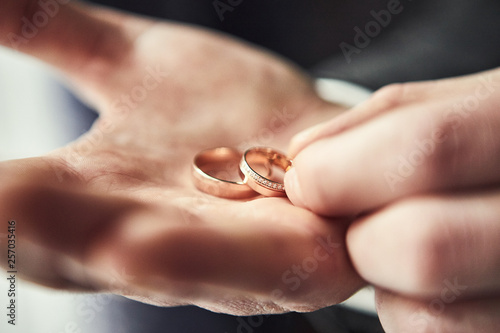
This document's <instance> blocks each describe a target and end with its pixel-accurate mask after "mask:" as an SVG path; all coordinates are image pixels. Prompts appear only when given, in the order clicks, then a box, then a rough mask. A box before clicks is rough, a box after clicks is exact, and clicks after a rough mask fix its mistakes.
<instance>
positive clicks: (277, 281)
mask: <svg viewBox="0 0 500 333" xmlns="http://www.w3.org/2000/svg"><path fill="white" fill-rule="evenodd" d="M271 201H273V202H272V203H270V202H269V201H267V200H256V201H252V202H248V203H240V204H234V203H230V204H228V203H227V202H226V201H223V202H222V203H221V204H216V203H212V202H211V203H210V204H207V205H203V206H204V208H202V209H200V211H198V212H196V213H195V214H194V215H191V216H189V218H188V219H187V220H186V218H185V217H184V218H183V219H179V218H178V220H177V221H176V220H175V219H173V218H172V215H165V213H164V212H162V210H159V211H156V212H151V213H147V214H145V215H143V214H139V215H136V216H134V217H131V218H130V219H129V220H128V221H127V222H126V223H124V224H123V225H122V226H121V228H120V229H119V230H116V231H115V232H113V237H112V238H111V239H108V240H106V242H103V243H102V244H101V246H100V247H98V248H96V250H95V252H94V256H92V258H91V259H90V260H89V263H91V266H92V267H93V268H94V270H95V271H97V272H100V273H101V274H102V279H103V280H108V279H109V278H108V272H109V269H113V270H115V271H116V270H120V268H123V267H125V269H126V271H127V272H129V274H130V275H132V276H134V280H133V283H134V285H135V286H136V287H137V288H138V290H142V292H143V293H144V294H147V295H150V297H151V299H154V300H156V301H158V300H162V299H164V298H166V299H172V298H175V299H177V300H179V299H182V300H185V302H186V303H193V304H199V305H203V306H204V307H208V308H211V309H214V310H217V311H221V308H222V307H224V308H225V310H224V311H225V312H227V311H231V312H233V311H235V309H234V307H231V302H230V301H229V300H233V301H235V300H236V301H237V300H238V299H242V298H243V299H246V300H247V301H246V302H247V304H248V299H253V300H254V302H253V303H254V304H255V303H258V304H261V305H262V304H267V305H266V306H264V307H262V308H257V309H256V308H255V307H253V308H251V306H250V308H241V309H239V310H238V311H237V312H234V313H238V314H242V313H245V312H246V313H255V311H257V312H267V313H269V312H283V311H284V309H286V310H287V311H290V310H292V309H293V310H297V311H311V310H312V309H317V308H320V307H322V306H326V305H327V304H334V303H338V302H340V301H342V300H344V299H345V298H347V297H349V296H350V295H351V294H352V293H353V292H354V291H355V290H357V289H359V288H360V287H361V286H362V285H363V282H362V281H361V279H360V278H359V277H358V275H357V273H355V272H354V270H353V269H352V266H351V264H350V262H349V259H348V257H347V252H346V250H345V247H344V245H345V244H344V241H343V238H344V236H343V235H344V232H345V230H344V228H345V225H344V224H342V223H328V222H327V221H326V220H321V219H319V220H318V218H317V217H315V216H314V215H313V214H312V213H310V212H307V211H303V210H300V209H298V208H293V207H291V206H290V205H289V203H287V202H286V201H285V200H279V199H276V200H275V199H271ZM188 202H191V203H193V202H192V201H190V200H188ZM196 205H198V206H199V205H200V202H197V203H196ZM186 207H191V208H189V209H190V210H193V205H191V204H188V205H187V206H186ZM290 209H292V211H291V212H290V211H289V210H290ZM171 210H172V208H171V207H170V208H169V211H171ZM187 222H188V223H187ZM123 283H125V281H123ZM221 295H226V296H221ZM248 296H250V297H248ZM221 297H222V299H221ZM224 303H226V305H224ZM250 303H251V302H250ZM233 305H234V304H233ZM228 307H229V308H228Z"/></svg>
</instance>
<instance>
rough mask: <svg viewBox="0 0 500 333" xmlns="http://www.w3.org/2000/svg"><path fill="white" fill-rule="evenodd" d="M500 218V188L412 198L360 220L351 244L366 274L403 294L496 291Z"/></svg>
mask: <svg viewBox="0 0 500 333" xmlns="http://www.w3.org/2000/svg"><path fill="white" fill-rule="evenodd" d="M499 220H500V192H499V191H495V192H480V193H468V194H460V195H459V194H443V195H435V196H423V197H416V198H410V199H407V200H404V201H401V202H399V203H395V204H393V205H390V206H387V207H386V208H384V209H382V210H380V211H379V212H376V213H373V214H371V215H368V216H366V217H365V218H362V219H360V220H359V221H357V222H356V223H354V224H353V225H352V226H351V227H350V228H349V231H348V234H347V242H348V249H349V253H350V255H351V259H352V261H353V264H354V266H355V267H356V269H357V271H358V272H359V273H360V275H361V276H362V277H363V278H365V279H366V280H367V281H369V282H371V283H373V284H375V285H377V286H380V287H382V288H385V289H388V290H391V291H395V292H397V293H400V294H405V295H412V296H414V297H426V298H429V297H436V296H439V295H440V293H441V292H442V289H443V285H445V286H448V287H450V288H453V289H454V290H456V291H459V292H461V293H462V294H463V295H466V296H476V295H482V294H490V293H492V292H497V291H499V290H500V269H499V267H498V262H499V261H500V246H499V245H498V239H500V225H499V224H498V221H499Z"/></svg>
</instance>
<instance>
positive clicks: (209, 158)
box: [192, 147, 257, 199]
mask: <svg viewBox="0 0 500 333" xmlns="http://www.w3.org/2000/svg"><path fill="white" fill-rule="evenodd" d="M241 159H242V153H241V152H240V151H238V150H237V149H233V148H227V147H220V148H214V149H207V150H204V151H202V152H200V153H198V154H197V155H196V156H195V158H194V161H193V167H192V178H193V182H194V185H195V186H196V188H197V189H199V190H200V191H202V192H205V193H208V194H211V195H215V196H217V197H221V198H227V199H246V198H251V197H254V196H256V195H257V193H256V192H255V191H254V190H253V189H252V188H251V187H249V186H248V185H247V184H246V181H245V180H242V181H231V180H225V179H219V178H216V177H213V176H210V175H209V174H208V173H206V172H205V171H204V169H205V166H207V165H209V164H214V163H221V164H223V163H228V162H234V164H235V166H236V168H237V167H238V163H239V162H240V161H241Z"/></svg>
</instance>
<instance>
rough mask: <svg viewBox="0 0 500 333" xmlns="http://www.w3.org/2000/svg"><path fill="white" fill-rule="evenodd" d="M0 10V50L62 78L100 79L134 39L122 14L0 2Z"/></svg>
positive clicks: (56, 0) (50, 0)
mask: <svg viewBox="0 0 500 333" xmlns="http://www.w3.org/2000/svg"><path fill="white" fill-rule="evenodd" d="M0 6H1V8H2V10H1V11H0V22H1V23H0V45H3V46H6V47H9V48H12V49H14V50H18V51H20V52H23V53H26V54H29V55H31V56H34V57H37V58H38V59H40V60H42V61H44V62H46V63H49V64H51V65H53V66H55V67H57V68H58V69H60V70H62V71H63V72H65V73H67V74H68V73H70V74H78V75H86V76H90V77H91V76H93V75H95V74H99V73H100V70H102V69H103V68H106V66H105V65H106V64H109V63H111V64H112V63H115V62H117V61H118V60H120V59H121V58H122V57H123V54H126V50H127V49H128V48H129V47H130V45H131V43H130V40H131V37H132V38H133V34H129V33H128V32H130V31H129V30H130V29H125V27H127V25H126V24H127V23H129V22H128V21H130V18H129V17H127V16H126V15H123V14H119V13H118V12H115V11H111V10H106V9H103V8H97V7H94V6H89V5H85V4H81V3H78V2H75V1H69V0H38V1H35V0H16V1H12V0H0ZM136 21H140V20H136ZM135 26H136V25H134V27H135ZM101 74H102V73H101Z"/></svg>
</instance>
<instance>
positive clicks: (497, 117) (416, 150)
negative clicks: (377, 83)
mask: <svg viewBox="0 0 500 333" xmlns="http://www.w3.org/2000/svg"><path fill="white" fill-rule="evenodd" d="M495 73H496V74H495V75H496V76H488V77H485V76H484V75H483V76H478V77H476V78H475V80H476V84H477V87H475V88H474V89H472V91H473V93H472V95H468V96H465V97H464V96H462V95H459V96H457V97H455V99H452V100H450V99H447V100H445V101H440V102H435V101H430V102H422V103H421V104H415V105H413V106H405V107H403V108H401V109H398V110H397V111H395V112H390V113H385V114H383V115H381V116H378V117H375V118H374V119H372V120H371V121H369V122H366V123H363V124H362V125H360V126H356V127H354V128H351V129H350V130H348V131H345V132H343V133H340V134H338V135H336V136H333V137H328V138H325V139H322V140H319V141H316V142H314V143H313V144H311V145H309V146H308V147H307V148H305V149H303V150H302V151H301V152H300V153H299V154H298V155H297V156H296V157H295V159H294V166H295V168H293V169H292V170H293V171H291V172H287V174H286V176H285V186H286V188H287V195H288V197H289V198H290V200H291V201H292V202H293V203H294V204H296V205H298V206H301V207H307V208H309V209H311V210H313V211H314V212H316V213H320V214H325V215H342V214H355V213H358V212H359V211H363V210H369V209H373V208H375V207H378V206H381V205H383V204H385V203H387V202H390V201H392V200H395V199H397V198H401V197H404V196H407V195H410V194H416V193H424V192H430V191H436V190H448V189H459V188H467V187H470V186H481V185H485V184H490V183H496V182H498V181H499V180H500V179H499V178H500V174H499V173H498V172H497V170H498V168H499V167H500V153H499V152H500V140H499V139H498V133H497V131H495V130H493V129H494V128H500V113H498V110H497V105H498V103H500V94H495V93H494V90H495V89H496V87H499V86H500V85H499V84H498V82H497V81H499V80H500V72H498V71H497V72H495ZM485 75H486V74H485ZM488 75H490V74H488ZM487 79H488V80H490V81H489V82H490V83H487V81H485V80H487ZM495 80H496V81H495ZM488 84H489V85H488ZM476 88H480V89H476ZM474 91H479V92H480V93H478V95H476V93H474ZM479 94H484V95H479ZM478 96H479V97H478ZM472 102H473V103H474V105H473V106H474V107H473V108H469V106H470V105H471V104H470V103H472ZM465 107H467V108H468V109H466V108H465ZM460 110H461V111H460Z"/></svg>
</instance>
